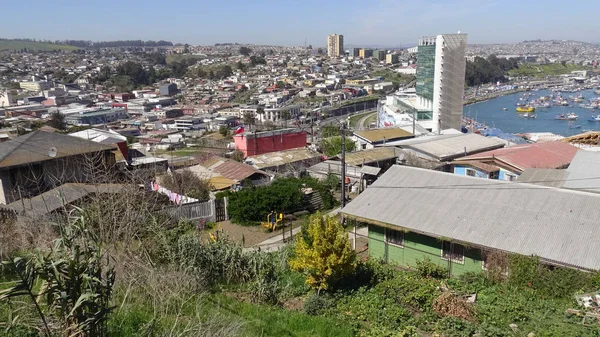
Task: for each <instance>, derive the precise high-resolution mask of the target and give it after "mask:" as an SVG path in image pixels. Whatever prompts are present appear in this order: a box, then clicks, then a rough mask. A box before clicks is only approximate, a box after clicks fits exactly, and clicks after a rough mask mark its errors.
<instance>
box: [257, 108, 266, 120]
mask: <svg viewBox="0 0 600 337" xmlns="http://www.w3.org/2000/svg"><path fill="white" fill-rule="evenodd" d="M256 114H257V115H258V116H260V118H259V120H260V121H261V122H262V123H264V122H265V118H264V115H265V108H263V107H262V106H259V107H258V108H256Z"/></svg>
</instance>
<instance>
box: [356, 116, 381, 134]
mask: <svg viewBox="0 0 600 337" xmlns="http://www.w3.org/2000/svg"><path fill="white" fill-rule="evenodd" d="M376 113H377V112H373V113H370V114H366V115H364V116H363V117H362V118H361V119H360V120H358V123H356V130H366V129H368V128H369V126H368V125H366V126H365V123H366V122H367V119H369V117H371V116H373V115H374V114H376Z"/></svg>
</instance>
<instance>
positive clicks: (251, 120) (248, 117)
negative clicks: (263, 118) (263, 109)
mask: <svg viewBox="0 0 600 337" xmlns="http://www.w3.org/2000/svg"><path fill="white" fill-rule="evenodd" d="M242 120H243V122H244V124H245V125H249V126H252V125H254V124H256V117H255V116H254V114H253V113H252V112H246V113H245V114H244V117H243V119H242Z"/></svg>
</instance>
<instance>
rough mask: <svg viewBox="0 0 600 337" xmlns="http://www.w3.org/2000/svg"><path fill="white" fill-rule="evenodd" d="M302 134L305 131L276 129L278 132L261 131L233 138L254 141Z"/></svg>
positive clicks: (248, 132) (245, 133)
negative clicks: (255, 139)
mask: <svg viewBox="0 0 600 337" xmlns="http://www.w3.org/2000/svg"><path fill="white" fill-rule="evenodd" d="M302 132H303V133H306V131H304V130H302V129H295V128H288V129H278V130H272V131H262V132H250V131H246V132H243V133H240V134H237V135H234V136H233V137H246V138H248V139H254V138H264V137H271V136H282V135H288V134H291V133H302Z"/></svg>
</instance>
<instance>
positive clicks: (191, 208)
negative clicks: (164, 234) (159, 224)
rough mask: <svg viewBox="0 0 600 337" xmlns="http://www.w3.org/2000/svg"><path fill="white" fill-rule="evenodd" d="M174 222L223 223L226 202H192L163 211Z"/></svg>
mask: <svg viewBox="0 0 600 337" xmlns="http://www.w3.org/2000/svg"><path fill="white" fill-rule="evenodd" d="M163 212H165V213H166V214H167V215H168V216H169V217H171V218H172V219H173V220H175V221H179V220H199V219H206V220H207V221H225V220H227V200H226V198H225V200H209V201H206V202H199V201H197V202H192V203H187V204H182V205H176V206H168V207H165V208H164V209H163Z"/></svg>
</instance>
